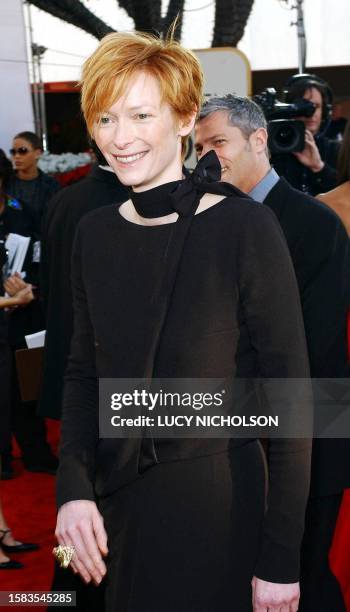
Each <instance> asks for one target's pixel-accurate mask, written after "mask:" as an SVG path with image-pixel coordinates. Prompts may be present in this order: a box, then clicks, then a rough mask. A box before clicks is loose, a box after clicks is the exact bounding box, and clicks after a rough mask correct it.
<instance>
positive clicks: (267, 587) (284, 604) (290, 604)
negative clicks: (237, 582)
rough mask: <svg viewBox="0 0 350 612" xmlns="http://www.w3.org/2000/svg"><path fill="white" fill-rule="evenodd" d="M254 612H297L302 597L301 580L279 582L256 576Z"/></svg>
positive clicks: (254, 580)
mask: <svg viewBox="0 0 350 612" xmlns="http://www.w3.org/2000/svg"><path fill="white" fill-rule="evenodd" d="M252 588H253V612H297V610H298V605H299V598H300V589H299V582H294V583H293V584H278V583H275V582H266V581H265V580H261V579H260V578H256V576H254V578H253V580H252Z"/></svg>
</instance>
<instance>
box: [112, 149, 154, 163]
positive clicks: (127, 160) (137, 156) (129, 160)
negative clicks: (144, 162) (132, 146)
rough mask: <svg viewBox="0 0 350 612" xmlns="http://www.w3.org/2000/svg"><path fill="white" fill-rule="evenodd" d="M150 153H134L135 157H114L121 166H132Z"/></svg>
mask: <svg viewBox="0 0 350 612" xmlns="http://www.w3.org/2000/svg"><path fill="white" fill-rule="evenodd" d="M147 153H148V151H142V152H141V153H134V154H133V155H115V154H114V155H113V157H114V158H115V159H116V160H117V162H119V163H121V164H132V163H133V162H136V161H138V160H139V159H141V158H142V157H144V156H145V155H147Z"/></svg>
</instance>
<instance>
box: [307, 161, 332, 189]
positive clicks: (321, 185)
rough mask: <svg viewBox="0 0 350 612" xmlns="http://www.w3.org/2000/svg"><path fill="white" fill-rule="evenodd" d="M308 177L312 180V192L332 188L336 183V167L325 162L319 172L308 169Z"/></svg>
mask: <svg viewBox="0 0 350 612" xmlns="http://www.w3.org/2000/svg"><path fill="white" fill-rule="evenodd" d="M310 177H311V182H312V193H315V194H317V193H325V192H326V191H330V190H331V189H334V187H335V186H336V183H337V172H336V169H335V168H333V167H332V166H330V165H329V164H328V163H327V162H325V164H324V166H323V168H322V170H320V172H312V171H311V170H310Z"/></svg>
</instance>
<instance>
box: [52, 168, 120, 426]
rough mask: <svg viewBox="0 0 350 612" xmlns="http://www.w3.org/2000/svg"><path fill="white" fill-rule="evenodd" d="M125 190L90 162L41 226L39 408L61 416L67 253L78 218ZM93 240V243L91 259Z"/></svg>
mask: <svg viewBox="0 0 350 612" xmlns="http://www.w3.org/2000/svg"><path fill="white" fill-rule="evenodd" d="M127 199H128V195H127V191H126V189H125V188H124V187H123V186H122V184H121V183H120V182H119V181H118V179H117V177H116V175H115V174H114V172H109V171H108V170H102V169H101V168H100V167H99V166H97V165H96V166H94V167H93V168H92V171H91V172H90V174H89V175H88V176H87V177H86V178H84V179H82V180H81V181H79V182H78V183H75V184H73V185H70V186H69V187H66V188H65V189H62V190H61V191H59V192H58V193H57V194H56V195H54V197H53V198H52V199H51V200H50V203H49V206H48V209H47V212H46V215H45V219H44V224H43V235H42V254H41V287H42V294H43V302H44V308H45V312H46V322H47V332H46V341H45V342H46V346H45V363H44V376H43V385H42V393H41V401H40V412H41V414H43V415H44V416H47V417H50V418H56V419H57V418H58V419H59V418H60V417H61V409H62V408H61V403H62V391H63V374H64V369H65V365H66V359H67V356H68V352H69V347H70V341H71V337H72V333H73V306H72V292H71V284H70V269H71V252H72V246H73V240H74V236H75V230H76V227H77V225H78V222H79V221H80V219H81V218H82V217H83V216H84V215H85V214H87V213H88V212H90V211H91V210H94V209H95V208H98V207H100V206H106V205H108V204H121V203H122V202H124V201H125V200H127ZM93 257H94V244H91V258H93Z"/></svg>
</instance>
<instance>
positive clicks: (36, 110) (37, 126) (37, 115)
mask: <svg viewBox="0 0 350 612" xmlns="http://www.w3.org/2000/svg"><path fill="white" fill-rule="evenodd" d="M25 4H26V6H27V16H28V32H29V48H30V58H31V64H32V72H33V96H32V102H33V111H34V124H35V132H36V133H37V134H38V136H40V137H41V135H42V130H41V121H40V108H39V92H38V83H37V70H36V61H35V55H34V53H33V44H34V43H33V25H32V16H31V12H30V5H29V3H28V2H26V3H25Z"/></svg>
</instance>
